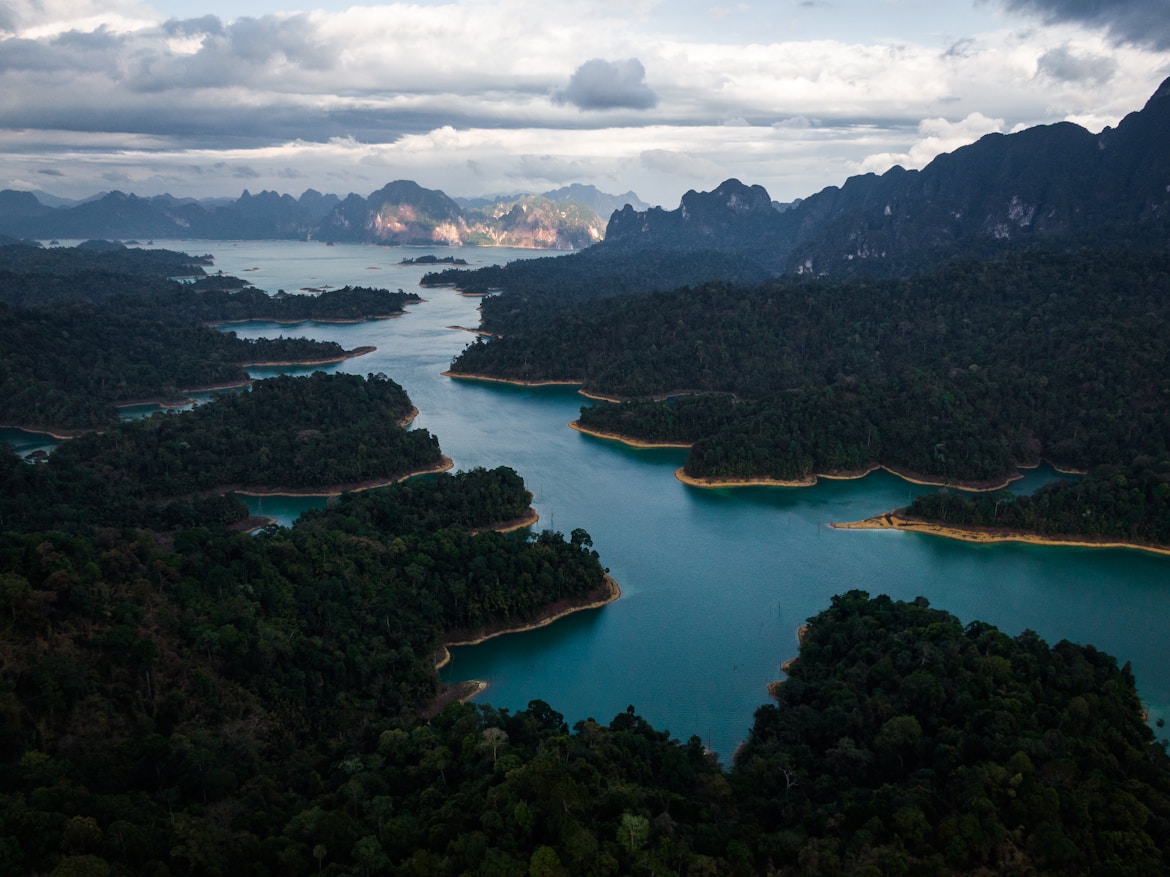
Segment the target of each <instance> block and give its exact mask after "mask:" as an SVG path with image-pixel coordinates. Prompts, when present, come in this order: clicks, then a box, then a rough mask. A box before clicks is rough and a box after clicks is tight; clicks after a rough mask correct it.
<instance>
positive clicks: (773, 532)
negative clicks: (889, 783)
mask: <svg viewBox="0 0 1170 877" xmlns="http://www.w3.org/2000/svg"><path fill="white" fill-rule="evenodd" d="M157 245H158V246H166V247H168V248H171V249H179V250H184V251H186V252H191V253H203V252H211V253H212V254H213V255H214V256H215V258H216V263H215V268H216V269H222V270H223V271H224V272H225V273H227V274H234V275H236V276H238V277H242V278H246V279H248V280H249V281H251V282H252V283H253V284H255V285H256V286H258V287H260V288H262V289H266V290H268V291H269V292H275V291H276V290H277V289H285V290H287V291H289V292H293V291H296V290H299V289H301V288H302V287H320V286H322V285H324V284H328V285H331V286H343V285H345V284H353V285H365V286H383V287H387V288H389V289H398V288H402V289H404V290H406V291H408V292H409V291H418V292H419V293H420V295H422V297H423V298H424V299H426V301H425V302H424V303H423V304H420V305H415V306H412V307H411V308H410V309H409V313H408V314H407V315H406V316H403V317H401V318H399V319H393V320H380V321H376V322H370V323H361V324H354V325H331V324H315V323H309V324H302V325H297V326H279V327H278V326H274V325H273V324H264V323H249V324H242V325H236V326H232V327H228V328H231V329H233V330H234V331H236V332H237V333H238V334H239V335H240V336H241V337H260V336H270V337H271V336H274V335H276V334H284V335H286V336H304V337H312V338H319V339H325V340H336V341H338V342H339V343H340V344H342V346H344V347H346V348H347V349H348V348H353V347H357V346H359V345H367V344H369V345H374V346H376V347H377V348H378V349H377V351H375V352H374V353H371V354H369V355H366V356H362V357H358V358H355V359H352V360H347V361H346V362H344V363H341V364H340V365H338V366H335V367H329V368H328V369H327V370H339V371H349V372H355V373H358V374H367V373H370V372H375V373H376V372H384V373H385V374H387V375H388V376H390V377H391V378H393V379H394V380H395V381H397V382H398V383H400V384H402V386H403V387H405V389H406V391H407V392H408V393H409V394H410V397H411V399H412V400H413V401H414V404H415V405H416V406H417V407H418V408H419V410H420V415H419V417H418V419H417V421H416V422H415V426H416V427H418V428H425V429H428V430H430V431H431V432H432V433H434V434H435V435H436V436H437V437H438V439H439V442H440V444H441V446H442V448H443V451H444V453H445V454H447V455H448V456H449V457H451V458H452V459H453V460H454V461H455V465H456V467H457V468H459V469H467V468H471V467H474V466H484V467H494V466H499V465H506V466H511V467H512V468H514V469H516V471H518V472H519V473H520V475H522V476H523V477H524V479H525V482H526V483H527V485H528V487H529V489H530V490H531V491H532V492H533V493H534V494H535V501H534V506H535V508H536V510H537V511H538V512H539V514H540V516H541V522H540V524H538V525H537V529H543V528H549V529H556V530H560V531H561V532H564V533H568V532H570V531H571V530H572V529H574V528H576V527H583V528H584V529H586V530H587V531H588V532H589V533H590V534H591V536H592V537H593V541H594V547H595V548H596V549H597V551H598V552H599V553H600V555H601V559H602V562H603V563H604V564H605V565H606V566H608V567H609V569H610V571H611V573H612V575H613V576H614V578H615V579H616V580H617V581H618V582H619V583H620V584H621V586H622V590H623V596H622V598H621V599H620V600H619V601H617V602H616V603H613V604H610V605H609V606H606V607H605V608H603V609H601V610H599V611H593V612H583V613H578V614H576V615H573V616H570V617H568V618H565V619H562V620H561V621H558V622H556V623H555V624H553V625H551V626H549V627H546V628H543V629H541V630H537V631H531V632H527V633H523V634H515V635H510V636H505V637H499V638H497V639H494V640H490V641H488V642H486V643H484V644H482V645H479V646H474V647H465V648H458V649H454V650H453V661H452V662H451V664H450V665H448V667H447V668H446V669H445V670H444V672H443V676H444V679H447V680H454V679H467V678H475V679H483V680H485V681H487V682H488V683H489V688H488V690H487V691H486V692H485V693H484V694H483V695H481V696H480V697H479V698H478V700H483V701H486V702H490V703H492V704H493V705H494V706H497V707H508V708H510V709H522V708H524V707H525V706H527V704H528V702H529V700H532V699H534V698H539V699H542V700H545V701H547V702H548V703H549V704H550V705H551V706H552V707H553V708H554V709H556V710H558V711H559V712H561V713H563V714H564V715H565V718H566V720H567V721H568V722H569V724H570V725H572V724H573V723H575V722H576V721H577V720H579V719H583V718H586V717H590V716H592V717H594V718H596V719H597V720H598V721H601V722H603V723H607V722H608V721H609V720H610V719H612V718H613V716H614V715H615V714H616V713H618V712H621V711H623V710H625V708H626V707H627V705H631V704H632V705H634V706H635V707H636V708H637V710H638V711H639V713H641V714H642V715H643V716H644V717H645V718H647V719H648V720H649V721H650V722H651V723H652V724H653V725H654V726H655V727H657V728H658V729H660V730H669V731H670V732H671V733H672V734H673V735H675V736H677V737H681V738H683V739H686V738H688V737H690V736H691V735H693V734H697V735H699V736H700V737H702V738H703V740H704V742H709V743H710V745H711V746H712V748H714V749H715V750H716V751H717V752H719V753H720V755H721V756H722V758H723V760H724V761H725V762H727V761H729V760H730V758H731V754H732V752H733V751H734V748H735V746H736V745H737V744H738V743H739V742H740V741H742V740H743V739H744V738H745V737H746V735H747V731H748V728H749V726H750V724H751V721H752V714H753V712H754V711H755V709H756V708H757V707H758V706H760V705H762V704H764V703H767V702H768V695H767V692H766V690H765V686H766V685H767V683H768V682H770V681H772V680H774V679H777V678H781V676H782V674H781V672H780V665H781V663H783V662H784V661H785V660H786V659H788V658H790V657H792V656H793V655H795V654H796V649H797V643H796V631H797V629H798V627H799V626H800V625H801V624H802V623H804V621H805V620H806V619H807V618H808V617H809V616H811V615H814V614H815V613H817V612H819V611H820V610H821V609H823V608H825V607H826V606H827V605H828V604H829V601H830V599H831V597H832V596H833V595H835V594H839V593H842V592H844V591H846V590H849V589H852V588H861V589H864V590H867V591H869V592H870V593H871V594H879V593H885V594H889V595H890V596H891V597H894V598H900V599H913V598H914V597H916V596H919V595H922V596H925V597H927V598H928V599H929V600H930V602H931V604H932V605H933V606H935V607H936V608H940V609H945V610H947V611H949V612H951V613H953V614H955V615H956V616H958V617H959V619H960V620H961V621H962V622H963V623H967V622H970V621H973V620H976V619H978V620H982V621H987V622H990V623H992V624H995V625H996V626H998V627H999V628H1000V629H1002V630H1004V631H1005V632H1007V633H1009V634H1013V635H1014V634H1018V633H1019V632H1020V631H1022V630H1024V629H1025V628H1031V629H1033V630H1035V631H1037V632H1038V633H1039V634H1040V635H1041V636H1042V637H1043V638H1044V639H1045V640H1047V641H1048V642H1049V643H1055V642H1057V641H1059V640H1061V639H1069V640H1072V641H1075V642H1081V643H1092V644H1093V645H1095V646H1097V647H1098V648H1101V649H1103V650H1105V651H1107V652H1109V653H1111V654H1112V655H1114V656H1115V657H1116V658H1117V659H1118V662H1119V663H1124V662H1125V661H1127V660H1128V661H1130V662H1132V666H1133V670H1134V673H1135V675H1136V677H1137V681H1138V688H1139V693H1140V694H1141V695H1142V699H1143V701H1144V702H1145V703H1146V705H1147V706H1148V707H1149V708H1150V712H1151V719H1152V720H1153V719H1157V718H1158V717H1159V716H1162V715H1165V714H1166V713H1167V712H1168V711H1170V662H1168V660H1167V659H1168V658H1170V646H1168V645H1167V642H1168V640H1167V637H1166V628H1165V619H1167V618H1170V558H1168V557H1159V556H1154V555H1150V554H1145V553H1141V552H1136V551H1123V550H1115V549H1082V548H1055V547H1044V546H1029V545H973V544H968V543H962V542H955V541H951V540H945V539H941V538H937V537H930V536H925V535H920V534H913V533H902V532H897V531H850V530H833V529H831V528H829V527H828V526H827V524H828V523H829V522H830V521H848V520H856V519H859V518H864V517H868V516H870V515H873V514H877V513H879V512H883V511H887V510H889V509H892V508H894V507H896V506H901V505H905V504H906V502H907V501H908V499H909V498H910V497H911V496H912V495H914V494H915V493H917V492H920V491H922V490H925V489H928V488H920V487H915V486H913V485H909V484H907V483H906V482H904V481H901V480H900V479H898V478H895V477H894V476H892V475H889V474H886V473H875V474H873V475H870V476H868V477H866V478H865V479H862V480H859V481H847V482H839V481H838V482H834V481H822V482H821V483H820V484H819V485H817V486H816V487H813V488H800V489H785V488H759V487H755V488H740V489H735V490H732V489H722V490H702V489H697V488H690V487H686V486H685V485H683V484H681V483H679V482H678V481H676V480H675V478H674V477H673V472H674V470H675V469H676V468H677V467H678V466H680V465H681V464H682V462H683V459H684V457H685V453H684V452H682V451H667V450H634V449H630V448H626V447H624V446H622V445H619V444H616V443H613V442H607V441H603V440H600V439H595V438H592V437H589V436H584V435H581V434H579V433H577V432H574V431H572V430H570V429H568V428H567V426H566V425H567V423H568V422H569V421H570V420H573V419H575V418H576V417H577V414H578V410H579V408H580V406H581V404H583V403H585V401H586V400H584V398H583V397H582V396H580V395H579V394H577V393H576V392H575V390H574V389H572V388H567V387H549V388H520V387H511V386H506V385H500V384H489V383H480V382H471V381H458V380H452V379H450V378H445V377H442V375H441V372H443V371H444V370H446V369H447V368H448V366H449V364H450V360H451V358H452V357H453V356H454V355H455V354H457V353H458V352H459V351H460V350H461V349H462V348H463V347H464V345H466V344H467V343H468V341H469V340H470V339H471V338H472V336H471V335H469V334H468V333H466V332H462V331H458V330H453V329H449V328H447V327H448V326H452V325H460V326H466V327H473V326H475V325H477V324H478V314H477V312H476V306H477V304H478V302H477V300H476V299H474V298H467V297H464V296H461V295H459V294H458V293H457V292H455V291H454V290H452V289H449V288H440V289H420V288H419V287H418V286H417V282H418V280H419V279H420V278H421V276H422V275H423V274H424V273H425V272H426V271H427V270H428V269H427V268H425V267H422V266H411V267H402V266H398V265H397V262H398V261H400V260H401V259H403V258H408V257H412V256H417V255H421V254H423V253H427V252H432V251H429V250H414V249H398V248H379V247H367V246H356V245H337V246H331V247H326V246H325V245H324V244H317V243H301V242H240V243H230V242H228V243H220V242H208V241H198V242H177V241H171V242H163V241H159V242H157ZM433 252H435V253H436V254H438V255H453V256H458V257H462V258H464V259H466V260H467V261H468V262H469V263H471V265H472V266H473V267H474V266H477V265H485V264H494V263H501V264H502V263H504V262H506V261H510V260H513V259H517V258H531V257H534V256H543V255H545V254H544V253H537V252H533V251H523V250H493V249H473V248H469V249H463V250H458V249H453V250H443V249H439V250H435V251H433ZM249 269H255V270H249ZM311 370H312V369H300V370H297V369H273V370H255V371H254V373H253V376H254V377H264V376H268V375H270V374H274V373H276V372H278V371H282V372H292V373H297V372H303V373H307V372H309V371H311ZM1052 477H1055V475H1054V473H1052V472H1051V470H1047V469H1042V470H1037V471H1036V472H1034V473H1031V474H1030V475H1029V476H1028V478H1027V479H1026V481H1025V483H1024V485H1023V487H1022V488H1021V487H1019V486H1018V487H1017V489H1032V488H1034V487H1035V486H1038V485H1039V484H1040V483H1043V482H1044V481H1045V480H1047V479H1050V478H1052ZM311 504H312V503H311V501H310V502H306V501H304V500H298V501H296V502H295V503H294V504H293V505H291V506H290V507H288V508H284V507H283V505H282V503H280V502H279V501H278V500H275V499H273V498H271V497H269V498H265V499H264V500H263V501H262V505H260V506H259V508H260V509H261V510H262V511H263V512H264V513H265V514H269V515H274V516H276V517H278V518H280V519H281V520H282V522H287V521H288V520H291V518H292V517H294V516H295V515H296V514H299V512H300V510H301V509H302V508H304V507H305V506H306V505H311ZM253 507H254V508H257V507H258V506H257V505H256V504H255V503H254V504H253ZM1157 730H1158V734H1159V736H1164V735H1165V732H1164V731H1162V730H1161V729H1157Z"/></svg>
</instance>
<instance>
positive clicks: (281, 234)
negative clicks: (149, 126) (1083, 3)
mask: <svg viewBox="0 0 1170 877" xmlns="http://www.w3.org/2000/svg"><path fill="white" fill-rule="evenodd" d="M607 214H608V215H609V217H610V218H609V221H608V224H607V223H606V222H605V221H604V220H603V219H602V217H603V216H606V215H607ZM0 235H9V236H12V237H17V238H40V239H47V238H115V239H127V238H203V239H214V240H224V239H306V238H312V239H318V240H326V241H347V242H358V243H381V244H398V245H426V246H436V245H438V246H442V245H451V246H460V245H486V246H515V247H539V248H547V249H578V250H579V249H584V248H586V247H589V248H591V249H593V250H596V251H597V252H595V253H594V254H592V255H593V256H594V257H597V258H602V259H604V258H607V257H614V258H619V259H620V258H623V257H625V258H629V257H630V256H633V255H636V254H638V253H645V252H649V251H655V252H659V253H671V252H686V253H702V252H717V253H721V254H723V255H725V256H733V257H735V258H737V259H739V260H742V262H743V263H744V265H745V268H747V269H749V273H751V272H752V271H754V272H755V273H758V274H760V275H770V274H787V273H794V274H802V273H807V272H812V273H815V274H832V275H842V274H849V273H867V274H882V273H904V272H906V271H908V270H913V269H914V268H917V267H921V266H922V265H923V264H926V263H929V262H932V261H938V260H939V259H940V258H946V257H947V256H948V255H963V254H972V253H976V254H977V253H980V252H984V251H987V250H993V249H996V248H1000V249H1002V248H1004V247H1016V246H1020V245H1025V246H1027V245H1034V244H1043V245H1049V244H1051V242H1052V241H1057V240H1059V241H1070V242H1074V243H1076V242H1091V243H1093V244H1095V245H1098V246H1101V245H1109V244H1111V243H1112V244H1123V245H1127V246H1134V245H1138V246H1156V247H1165V246H1166V245H1167V242H1168V240H1170V79H1167V80H1166V81H1165V82H1163V83H1162V85H1161V86H1160V87H1159V88H1158V89H1157V91H1156V92H1155V93H1154V94H1153V95H1152V96H1151V97H1150V99H1149V101H1147V103H1146V105H1145V107H1143V108H1142V109H1141V110H1139V111H1136V112H1133V113H1130V114H1129V115H1127V116H1126V117H1125V118H1124V119H1122V120H1121V122H1120V123H1118V125H1117V127H1116V128H1106V129H1105V130H1103V131H1102V132H1100V133H1099V134H1092V133H1090V132H1089V131H1087V130H1086V129H1084V128H1082V127H1080V126H1078V125H1075V124H1073V123H1071V122H1060V123H1057V124H1054V125H1041V126H1037V127H1033V128H1029V129H1026V130H1023V131H1019V132H1017V133H1014V134H988V135H986V136H984V137H982V138H981V139H979V140H978V141H976V142H975V143H972V144H970V145H968V146H964V147H961V148H960V149H957V150H955V151H954V152H951V153H945V154H943V155H940V156H938V157H937V158H935V159H934V160H933V161H932V162H931V163H930V164H928V165H927V166H926V167H925V168H923V169H922V170H906V169H904V168H901V167H895V168H893V169H891V170H889V171H887V172H886V173H884V174H881V175H880V176H879V175H876V174H865V175H861V176H855V177H851V178H849V179H847V180H846V181H845V183H844V184H843V185H841V186H839V187H838V186H830V187H828V188H825V189H823V190H821V191H820V192H817V193H815V194H813V195H810V196H809V197H807V198H804V199H801V200H798V201H794V202H792V203H790V204H778V203H776V202H774V201H773V200H772V199H771V198H770V197H769V195H768V192H767V191H766V190H765V189H764V188H763V187H762V186H758V185H746V184H744V183H741V182H740V181H739V180H735V179H729V180H727V181H725V182H724V183H722V184H721V185H719V186H718V187H716V188H715V189H714V190H712V191H710V192H696V191H693V190H692V191H689V192H687V193H686V194H685V195H683V196H682V199H681V201H680V204H679V207H678V208H677V209H675V210H664V209H663V208H661V207H649V206H648V205H646V204H644V203H643V202H642V201H641V200H640V199H638V197H637V196H636V195H635V194H634V193H632V192H627V193H626V194H625V195H606V194H604V193H602V192H599V191H598V190H597V189H596V188H594V187H592V186H581V185H574V186H568V187H565V188H562V189H557V190H555V191H551V192H546V193H544V194H542V195H515V196H510V197H503V198H498V199H496V200H494V201H489V200H486V199H478V200H462V201H459V200H456V199H453V198H450V197H448V196H447V195H446V194H445V193H443V192H442V191H439V190H436V189H425V188H423V187H422V186H420V185H418V184H417V183H415V182H412V181H409V180H398V181H395V182H392V183H388V184H387V185H386V186H384V187H382V188H381V189H379V190H377V191H376V192H373V193H371V194H370V195H369V196H367V197H362V196H360V195H356V194H350V195H348V196H346V197H345V198H344V199H342V198H340V197H338V196H337V195H323V194H321V193H320V192H317V191H316V190H313V189H309V190H308V191H306V192H305V193H304V194H302V195H301V196H300V198H294V197H292V196H291V195H280V194H277V193H276V192H270V191H263V192H260V193H259V194H256V195H252V194H250V193H249V192H248V191H244V193H243V194H242V195H241V196H240V197H239V198H238V199H236V200H235V201H229V202H224V201H222V200H215V201H197V200H194V199H190V198H187V199H180V198H175V197H173V196H170V195H160V196H156V197H151V198H140V197H137V196H135V195H127V194H124V193H122V192H110V193H108V194H106V195H104V196H102V197H100V198H96V199H91V200H89V201H85V202H81V203H78V204H75V205H69V206H58V207H53V206H50V205H48V204H45V203H43V202H42V201H41V200H39V199H38V198H37V197H36V196H35V195H34V194H33V193H31V192H17V191H13V190H4V191H0ZM593 245H597V246H596V247H595V246H593Z"/></svg>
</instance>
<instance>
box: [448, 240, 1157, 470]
mask: <svg viewBox="0 0 1170 877" xmlns="http://www.w3.org/2000/svg"><path fill="white" fill-rule="evenodd" d="M490 313H491V312H490V311H485V316H486V315H487V314H490ZM517 322H518V323H520V322H521V321H517ZM533 322H536V323H537V325H538V327H537V328H533V329H531V330H527V331H519V332H516V333H514V334H507V335H505V337H503V338H499V339H495V340H492V341H490V342H488V341H484V340H476V341H475V342H474V343H473V344H471V345H470V346H469V347H468V348H467V349H466V350H465V351H464V352H463V353H462V354H461V355H460V356H459V357H458V358H457V359H456V360H455V361H454V363H453V365H452V369H453V371H455V372H457V373H464V374H482V375H489V376H494V377H500V378H509V379H518V380H551V379H560V380H580V379H582V377H583V378H584V389H585V390H586V391H588V392H590V393H595V394H598V395H603V396H617V397H624V398H635V399H641V400H646V399H647V398H648V397H655V396H660V395H663V394H670V393H680V392H681V393H691V394H700V395H699V396H698V397H696V398H691V399H676V400H670V401H667V402H660V401H640V402H637V403H636V404H630V405H626V406H604V405H603V406H597V407H593V408H587V409H585V410H583V412H582V424H583V425H585V426H588V427H590V428H592V429H596V430H598V431H601V432H611V433H620V434H623V435H627V436H630V437H632V438H637V439H643V440H648V441H667V442H687V443H692V442H693V443H695V446H694V448H693V449H692V452H691V455H690V458H689V459H688V461H687V464H686V467H685V468H686V472H687V473H688V474H689V475H693V476H695V477H710V478H717V479H733V480H734V479H747V478H753V477H771V478H777V479H781V480H801V479H805V478H807V477H808V476H809V475H811V474H812V473H815V472H839V471H854V470H858V469H864V468H866V467H868V466H870V465H873V464H875V463H884V464H886V465H889V466H892V467H896V468H901V469H908V470H910V471H912V472H916V473H919V474H922V475H926V476H930V477H932V478H936V479H939V480H946V481H984V480H987V479H997V478H1002V477H1003V476H1004V475H1006V474H1008V473H1009V472H1011V471H1012V469H1013V467H1014V466H1015V465H1017V464H1021V463H1034V462H1036V461H1037V460H1038V459H1040V458H1042V457H1043V458H1047V459H1050V460H1053V461H1054V462H1056V463H1057V464H1058V465H1062V466H1067V467H1071V468H1080V469H1083V468H1088V467H1089V466H1092V465H1096V464H1099V463H1128V462H1129V461H1130V460H1132V459H1133V457H1135V456H1137V455H1138V454H1147V455H1150V456H1153V457H1160V456H1162V455H1165V454H1166V453H1167V450H1168V449H1167V445H1166V442H1167V436H1168V435H1170V419H1168V418H1170V410H1168V409H1167V406H1166V404H1165V398H1166V395H1167V394H1168V393H1170V383H1168V381H1170V362H1168V361H1167V355H1168V354H1167V348H1166V345H1165V344H1164V338H1165V337H1166V335H1167V333H1168V331H1170V256H1166V255H1156V254H1134V253H1127V252H1085V253H1080V254H1076V255H1053V254H1028V255H1023V256H1017V257H1013V258H1010V259H1006V260H1002V261H994V262H985V263H973V264H961V265H956V266H952V267H949V268H947V269H944V270H943V271H941V272H938V273H936V274H933V275H928V276H924V277H918V278H911V279H907V280H896V281H895V280H890V281H867V282H863V281H856V282H851V283H843V284H832V283H828V282H798V281H794V282H780V281H774V282H770V283H766V284H762V285H756V286H747V287H739V286H729V285H725V284H707V285H703V286H699V287H696V288H685V289H680V290H676V291H674V292H669V293H658V294H654V295H649V296H637V297H628V298H624V299H617V300H613V301H611V302H607V303H606V306H605V307H603V308H601V307H596V306H589V305H581V306H578V307H576V308H573V309H570V310H569V311H567V312H565V313H563V314H559V315H556V316H553V317H550V318H546V319H545V320H543V321H537V320H534V321H533ZM540 323H543V325H540ZM486 328H488V329H494V328H495V324H494V323H491V322H488V323H487V324H486ZM729 394H734V396H735V397H736V400H733V399H732V398H731V396H730V395H729Z"/></svg>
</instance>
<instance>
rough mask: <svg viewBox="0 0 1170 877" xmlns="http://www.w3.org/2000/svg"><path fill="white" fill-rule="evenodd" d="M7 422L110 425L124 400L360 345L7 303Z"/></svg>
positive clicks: (0, 413) (3, 406)
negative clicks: (245, 335)
mask: <svg viewBox="0 0 1170 877" xmlns="http://www.w3.org/2000/svg"><path fill="white" fill-rule="evenodd" d="M0 350H2V351H3V370H2V371H0V423H3V424H4V425H6V426H21V427H27V428H32V429H43V430H48V431H60V430H77V429H93V428H105V427H108V426H111V425H112V424H114V423H116V422H117V419H118V414H117V410H116V405H117V404H118V403H128V402H145V401H158V402H165V401H169V400H175V399H181V398H182V397H183V396H184V395H185V394H186V393H187V392H190V391H191V390H195V389H202V388H215V387H226V386H233V385H235V386H242V385H244V384H246V383H247V381H248V374H247V371H246V370H245V369H244V365H245V364H257V363H266V362H304V363H326V362H338V361H340V360H342V359H344V358H346V357H347V356H352V355H355V354H357V353H359V352H360V351H357V350H355V351H345V350H343V349H342V348H341V346H340V345H339V344H337V343H335V342H332V341H330V342H322V341H313V340H310V339H307V338H284V337H279V338H261V339H257V340H254V341H253V340H247V341H246V340H244V339H242V338H239V337H237V336H236V335H235V334H234V333H232V332H219V331H216V330H215V329H211V328H208V327H206V326H202V325H198V324H195V323H185V322H172V321H163V320H150V319H143V318H138V317H130V316H121V315H118V314H113V313H110V312H109V311H107V310H106V309H104V308H102V307H101V306H98V305H88V304H79V305H72V306H60V307H55V308H11V307H7V306H5V305H0Z"/></svg>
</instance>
